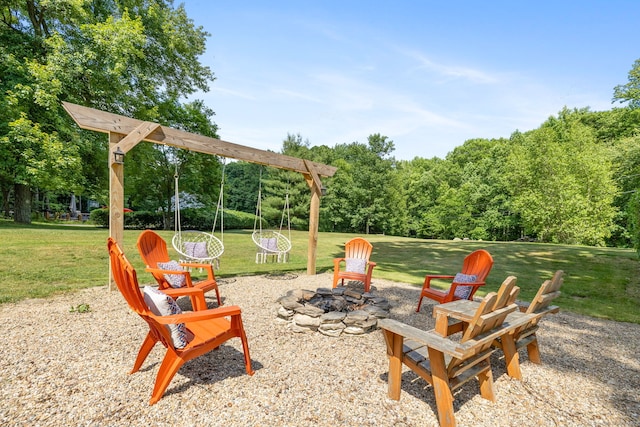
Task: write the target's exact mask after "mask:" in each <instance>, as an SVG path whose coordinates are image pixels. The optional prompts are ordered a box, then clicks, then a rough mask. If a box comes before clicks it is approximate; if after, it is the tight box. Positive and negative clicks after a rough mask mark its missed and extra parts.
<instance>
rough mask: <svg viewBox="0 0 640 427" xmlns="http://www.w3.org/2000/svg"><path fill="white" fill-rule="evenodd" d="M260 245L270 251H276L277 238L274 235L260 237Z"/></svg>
mask: <svg viewBox="0 0 640 427" xmlns="http://www.w3.org/2000/svg"><path fill="white" fill-rule="evenodd" d="M260 246H261V247H262V248H264V249H266V250H267V251H270V252H278V239H277V238H275V237H269V238H265V237H263V238H261V239H260Z"/></svg>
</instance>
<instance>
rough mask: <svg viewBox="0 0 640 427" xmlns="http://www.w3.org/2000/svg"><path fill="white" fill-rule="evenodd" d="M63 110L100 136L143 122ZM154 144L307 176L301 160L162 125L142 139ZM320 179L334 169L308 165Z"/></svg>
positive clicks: (131, 128)
mask: <svg viewBox="0 0 640 427" xmlns="http://www.w3.org/2000/svg"><path fill="white" fill-rule="evenodd" d="M62 105H63V107H64V109H65V110H66V111H67V113H69V115H70V116H71V117H72V118H73V120H75V122H76V123H77V124H78V126H80V127H81V128H82V129H88V130H94V131H97V132H104V133H119V134H121V135H130V134H132V132H135V131H136V129H139V127H140V126H143V125H144V123H145V122H143V121H141V120H137V119H132V118H130V117H125V116H121V115H118V114H113V113H107V112H106V111H101V110H96V109H94V108H89V107H84V106H82V105H77V104H72V103H69V102H63V103H62ZM142 139H143V140H144V141H149V142H153V143H156V144H164V145H171V146H173V147H178V148H184V149H187V150H191V151H198V152H200V153H206V154H213V155H216V156H222V157H227V158H230V159H237V160H244V161H247V162H251V163H257V164H261V165H267V166H272V167H275V168H279V169H287V170H292V171H296V172H299V173H303V174H307V173H309V172H308V169H307V166H306V165H305V162H304V160H303V159H299V158H297V157H291V156H285V155H283V154H278V153H274V152H271V151H265V150H258V149H256V148H251V147H246V146H243V145H239V144H234V143H231V142H226V141H222V140H220V139H216V138H210V137H207V136H202V135H198V134H195V133H190V132H186V131H182V130H178V129H173V128H170V127H166V126H160V125H158V126H157V128H155V129H154V130H153V131H151V132H150V133H149V134H147V135H145V136H144V137H143V138H142ZM310 163H311V164H312V165H313V168H314V170H315V171H316V173H317V174H318V175H320V176H333V175H334V174H335V173H336V170H337V168H336V167H334V166H330V165H325V164H322V163H316V162H310Z"/></svg>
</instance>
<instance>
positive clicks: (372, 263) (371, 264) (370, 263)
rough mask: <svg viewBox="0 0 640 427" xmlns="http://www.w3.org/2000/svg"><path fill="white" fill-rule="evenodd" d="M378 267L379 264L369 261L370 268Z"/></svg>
mask: <svg viewBox="0 0 640 427" xmlns="http://www.w3.org/2000/svg"><path fill="white" fill-rule="evenodd" d="M376 265H378V264H376V263H375V262H373V261H369V266H370V267H375V266H376Z"/></svg>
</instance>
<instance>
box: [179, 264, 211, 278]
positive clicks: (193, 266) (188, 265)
mask: <svg viewBox="0 0 640 427" xmlns="http://www.w3.org/2000/svg"><path fill="white" fill-rule="evenodd" d="M180 265H181V266H183V267H190V268H203V269H205V270H207V277H208V278H209V279H214V278H215V276H214V274H213V266H212V265H211V264H201V263H197V262H181V263H180Z"/></svg>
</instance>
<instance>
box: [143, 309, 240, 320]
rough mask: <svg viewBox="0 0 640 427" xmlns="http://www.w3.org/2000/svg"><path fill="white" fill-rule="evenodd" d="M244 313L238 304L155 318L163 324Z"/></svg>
mask: <svg viewBox="0 0 640 427" xmlns="http://www.w3.org/2000/svg"><path fill="white" fill-rule="evenodd" d="M241 313H242V311H241V310H240V307H238V306H237V305H230V306H225V307H220V308H210V309H208V310H200V311H189V312H185V313H182V314H172V315H170V316H153V317H154V319H155V320H156V321H157V322H158V323H160V324H163V325H174V324H176V323H189V322H200V321H203V320H209V319H217V318H220V317H228V316H239V315H240V314H241Z"/></svg>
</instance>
